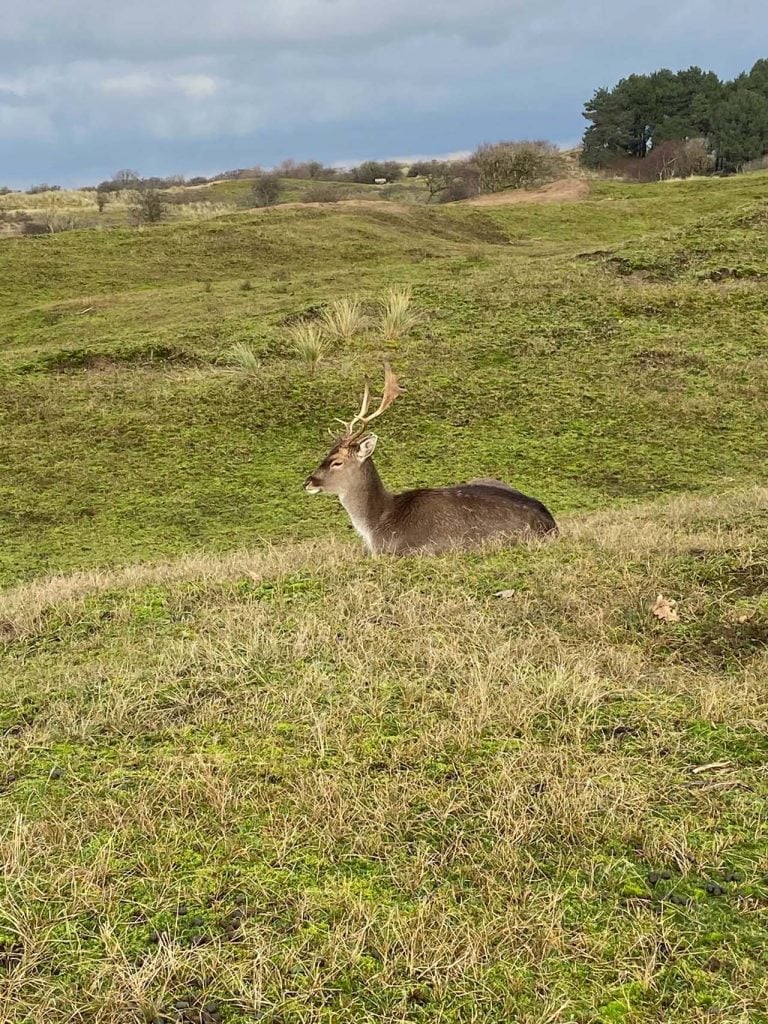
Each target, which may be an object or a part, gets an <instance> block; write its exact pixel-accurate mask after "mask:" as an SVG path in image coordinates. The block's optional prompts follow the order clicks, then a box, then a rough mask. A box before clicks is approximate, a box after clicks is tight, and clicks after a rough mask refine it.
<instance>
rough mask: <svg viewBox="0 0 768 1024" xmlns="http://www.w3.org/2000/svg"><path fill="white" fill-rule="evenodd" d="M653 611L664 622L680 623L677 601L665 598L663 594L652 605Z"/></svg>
mask: <svg viewBox="0 0 768 1024" xmlns="http://www.w3.org/2000/svg"><path fill="white" fill-rule="evenodd" d="M651 611H652V612H653V614H654V615H655V616H656V618H657V619H661V621H662V622H679V621H680V616H679V615H678V614H677V601H675V600H670V599H669V598H668V597H664V595H663V594H659V596H658V597H657V598H656V600H655V601H654V603H653V604H652V605H651Z"/></svg>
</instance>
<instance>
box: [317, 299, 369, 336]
mask: <svg viewBox="0 0 768 1024" xmlns="http://www.w3.org/2000/svg"><path fill="white" fill-rule="evenodd" d="M323 325H324V327H325V329H326V331H327V332H328V333H329V334H330V335H331V337H333V338H340V339H341V340H342V341H351V340H352V338H354V337H355V335H356V334H360V332H361V331H362V330H363V329H364V327H365V314H364V313H363V307H362V306H361V305H360V300H359V299H357V298H351V299H349V298H344V299H334V301H333V302H332V303H331V305H330V306H328V307H327V308H326V309H324V310H323Z"/></svg>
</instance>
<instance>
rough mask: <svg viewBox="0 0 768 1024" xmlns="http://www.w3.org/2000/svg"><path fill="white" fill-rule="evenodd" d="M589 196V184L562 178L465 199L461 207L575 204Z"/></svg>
mask: <svg viewBox="0 0 768 1024" xmlns="http://www.w3.org/2000/svg"><path fill="white" fill-rule="evenodd" d="M588 195H589V182H587V181H582V180H579V179H578V178H562V179H561V180H560V181H553V182H551V183H550V184H549V185H543V186H542V187H541V188H531V189H528V188H512V189H507V190H506V191H505V192H492V193H491V194H490V195H487V196H477V197H476V198H475V199H465V200H464V202H463V203H462V205H463V206H516V205H518V204H522V203H531V204H534V205H539V204H542V203H575V202H577V201H578V200H579V199H585V198H586V196H588Z"/></svg>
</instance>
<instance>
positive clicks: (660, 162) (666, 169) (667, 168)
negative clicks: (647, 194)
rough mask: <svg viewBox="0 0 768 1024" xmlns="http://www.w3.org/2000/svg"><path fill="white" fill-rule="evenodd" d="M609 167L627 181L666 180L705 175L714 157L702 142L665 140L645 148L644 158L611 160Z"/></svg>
mask: <svg viewBox="0 0 768 1024" xmlns="http://www.w3.org/2000/svg"><path fill="white" fill-rule="evenodd" d="M610 167H611V169H612V170H613V171H614V172H615V173H617V174H621V175H622V176H623V177H625V178H627V179H629V180H630V181H637V182H649V181H666V180H668V179H670V178H690V177H691V175H694V174H709V173H711V172H712V171H713V170H714V167H715V158H714V156H713V155H712V153H711V152H710V150H709V146H708V145H707V140H706V139H685V140H683V139H666V140H665V141H664V142H660V143H658V144H657V145H655V146H653V148H652V149H649V150H648V155H647V156H645V157H639V156H638V157H624V158H618V159H614V160H613V162H612V163H611V164H610Z"/></svg>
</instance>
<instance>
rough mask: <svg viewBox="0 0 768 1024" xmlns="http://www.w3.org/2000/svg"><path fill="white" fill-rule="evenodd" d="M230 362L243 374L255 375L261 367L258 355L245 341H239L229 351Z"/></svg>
mask: <svg viewBox="0 0 768 1024" xmlns="http://www.w3.org/2000/svg"><path fill="white" fill-rule="evenodd" d="M229 362H230V364H231V365H232V366H236V367H237V368H238V369H239V370H242V371H243V373H255V372H256V371H257V370H258V369H259V366H260V365H261V364H260V363H259V358H258V356H257V355H256V353H255V352H254V351H253V349H252V348H251V346H250V345H246V343H245V342H244V341H239V342H238V343H237V344H236V345H233V346H232V348H231V349H230V350H229Z"/></svg>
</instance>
